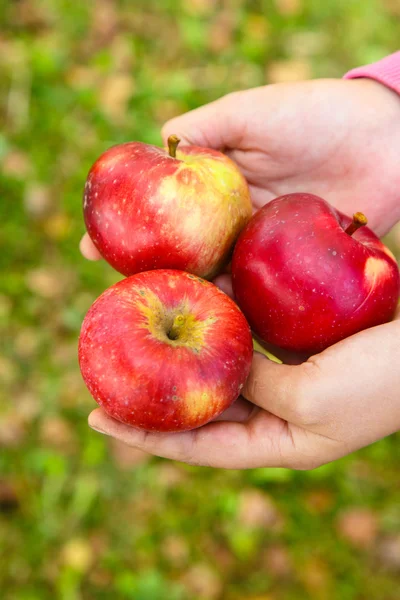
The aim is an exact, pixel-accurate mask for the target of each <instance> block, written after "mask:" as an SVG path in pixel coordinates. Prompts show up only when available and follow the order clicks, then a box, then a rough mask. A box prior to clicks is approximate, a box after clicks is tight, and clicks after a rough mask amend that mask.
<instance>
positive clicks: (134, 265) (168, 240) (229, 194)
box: [83, 135, 252, 279]
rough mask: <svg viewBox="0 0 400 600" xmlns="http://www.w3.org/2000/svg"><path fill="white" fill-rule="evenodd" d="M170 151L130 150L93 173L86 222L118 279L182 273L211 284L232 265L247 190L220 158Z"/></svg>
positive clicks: (129, 146)
mask: <svg viewBox="0 0 400 600" xmlns="http://www.w3.org/2000/svg"><path fill="white" fill-rule="evenodd" d="M179 141H180V140H179V139H178V138H177V136H174V135H172V136H170V137H169V139H168V150H166V149H164V148H159V147H157V146H152V145H148V144H143V143H141V142H128V143H126V144H121V145H117V146H113V147H112V148H110V149H109V150H107V151H106V152H104V154H102V155H101V156H100V158H98V160H97V161H96V162H95V163H94V165H93V166H92V168H91V170H90V172H89V175H88V177H87V181H86V184H85V192H84V199H83V211H84V219H85V224H86V228H87V231H88V233H89V236H90V238H91V239H92V241H93V243H94V245H95V246H96V248H97V249H98V251H99V252H100V254H101V255H102V256H103V257H104V258H105V259H106V261H107V262H108V263H109V264H110V265H111V266H112V267H114V268H115V269H116V270H117V271H119V272H120V273H123V274H124V275H133V274H135V273H139V272H142V271H149V270H151V269H163V268H169V269H180V270H183V271H188V272H190V273H194V274H196V275H199V276H201V277H204V278H206V279H211V278H213V277H214V276H215V275H217V274H218V273H220V272H221V271H222V270H223V269H224V267H225V266H226V264H227V263H228V262H229V260H230V258H231V253H232V250H233V245H234V243H235V241H236V239H237V237H238V236H239V234H240V231H241V230H242V229H243V227H244V226H245V225H246V223H247V222H248V221H249V219H250V218H251V215H252V208H251V201H250V195H249V190H248V186H247V183H246V181H245V179H244V177H243V176H242V174H241V173H240V171H239V169H238V168H237V166H236V165H235V163H234V162H233V161H231V160H230V159H229V158H228V157H227V156H225V155H224V154H222V153H221V152H217V151H216V150H211V149H207V148H199V147H196V146H183V147H179V148H178V144H179Z"/></svg>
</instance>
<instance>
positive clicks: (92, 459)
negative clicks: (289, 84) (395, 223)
mask: <svg viewBox="0 0 400 600" xmlns="http://www.w3.org/2000/svg"><path fill="white" fill-rule="evenodd" d="M399 18H400V1H399V0H363V1H362V2H361V1H360V0H346V1H345V0H341V1H338V0H309V1H307V0H275V1H267V0H258V1H257V0H253V1H248V2H246V1H244V0H229V1H228V0H225V1H223V0H220V1H218V0H164V1H162V2H160V1H157V0H135V2H128V1H111V0H110V1H107V0H97V1H95V2H68V1H67V0H0V24H1V27H0V167H1V179H0V191H1V196H0V210H1V224H0V242H1V252H0V264H1V270H2V275H1V283H0V289H1V293H0V325H1V341H2V353H1V356H0V378H1V381H2V383H1V389H0V394H1V412H0V446H1V454H0V590H1V591H0V597H1V598H2V599H4V600H36V599H39V600H47V599H54V598H57V599H58V598H60V599H63V600H79V599H91V598H96V599H100V600H101V599H120V598H121V599H134V600H161V599H162V600H164V599H168V600H221V599H223V600H225V599H226V600H244V599H246V600H280V599H285V600H291V599H293V600H294V599H296V600H302V599H309V598H313V599H317V600H324V599H336V598H340V599H341V600H353V599H354V600H364V599H368V600H390V599H393V600H398V598H399V597H400V591H399V584H400V508H399V507H400V478H399V462H400V444H399V441H400V439H399V437H398V436H397V437H396V436H392V437H391V438H388V439H385V440H383V441H381V442H380V443H378V444H375V445H373V446H372V447H370V448H367V449H365V450H363V451H361V452H358V453H356V454H354V455H352V456H351V457H348V458H346V459H343V460H341V461H339V462H337V463H335V464H331V465H327V466H325V467H322V468H320V469H317V470H315V471H312V472H305V473H296V472H292V471H288V470H284V469H275V470H271V469H264V470H263V469H259V470H253V471H248V472H239V471H232V472H223V471H218V470H215V471H213V470H210V469H205V468H204V469H203V468H194V467H187V466H184V465H180V464H177V463H172V462H168V461H164V460H160V459H151V460H148V459H147V457H146V456H145V455H143V454H142V453H140V452H139V451H135V450H132V449H129V448H127V447H124V446H121V445H120V444H117V443H114V442H110V440H109V439H105V438H102V437H101V436H100V435H98V434H96V433H94V432H92V431H91V430H89V429H88V427H87V425H86V417H87V414H88V412H89V411H90V410H91V409H92V408H93V407H94V401H93V400H92V399H91V398H90V397H89V394H88V393H87V391H86V388H85V387H84V384H83V382H82V380H81V377H80V374H79V370H78V365H77V357H76V346H77V338H78V334H79V329H80V324H81V322H82V319H83V317H84V314H85V312H86V311H87V309H88V307H89V306H90V304H91V302H92V301H93V300H94V299H95V298H96V297H97V295H98V294H99V293H100V292H101V291H103V289H104V288H105V287H107V286H108V285H110V284H111V283H113V282H115V281H116V280H118V279H119V276H118V275H117V274H115V273H114V272H112V270H111V269H110V268H109V267H108V266H107V265H106V264H105V263H104V262H102V263H96V264H93V263H88V262H86V261H84V260H83V259H82V258H81V256H80V255H79V252H78V242H79V239H80V237H81V235H82V233H83V231H84V226H83V220H82V215H81V196H82V188H83V184H84V181H85V178H86V174H87V171H88V169H89V167H90V165H91V164H92V162H93V161H94V160H95V159H96V158H97V156H98V155H99V154H100V153H101V152H102V151H104V150H105V149H106V148H107V147H108V146H110V145H111V144H114V143H117V142H123V141H126V140H131V139H133V140H143V141H146V142H154V143H160V137H159V129H160V126H161V125H162V124H163V122H164V121H165V120H167V119H168V118H170V117H172V116H174V115H177V114H179V113H181V112H184V111H187V110H189V109H191V108H194V107H196V106H198V105H201V104H203V103H205V102H209V101H211V100H213V99H215V98H217V97H219V96H221V95H222V94H224V93H226V92H229V91H232V90H235V89H240V88H248V87H251V86H257V85H262V84H264V83H272V82H278V81H288V80H298V79H304V78H310V77H322V76H323V77H326V76H329V77H332V76H333V77H340V76H341V75H342V74H343V73H344V72H345V71H346V70H348V69H349V68H351V67H354V66H357V65H360V64H363V63H366V62H369V61H373V60H376V59H379V58H381V57H382V56H384V55H385V54H388V53H389V52H392V51H394V50H396V49H398V42H399V38H400V35H399V34H400V25H399V20H400V19H399ZM390 243H391V246H392V248H393V249H394V250H395V252H397V255H399V250H400V232H399V231H397V233H396V232H395V233H394V234H392V238H391V240H390Z"/></svg>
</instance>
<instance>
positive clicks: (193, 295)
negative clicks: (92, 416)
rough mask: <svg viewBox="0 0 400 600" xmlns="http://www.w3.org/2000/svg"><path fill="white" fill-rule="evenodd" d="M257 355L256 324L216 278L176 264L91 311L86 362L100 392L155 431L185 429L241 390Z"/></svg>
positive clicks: (114, 291) (114, 407)
mask: <svg viewBox="0 0 400 600" xmlns="http://www.w3.org/2000/svg"><path fill="white" fill-rule="evenodd" d="M252 355H253V346H252V337H251V332H250V328H249V325H248V323H247V321H246V319H245V317H244V316H243V314H242V312H241V311H240V309H239V308H238V307H237V305H236V304H235V303H234V302H233V300H231V299H230V298H229V297H228V296H227V295H225V294H224V293H223V292H222V291H221V290H219V289H218V288H217V287H215V286H214V285H213V284H212V283H210V282H208V281H205V280H204V279H201V278H199V277H197V276H195V275H191V274H189V273H184V272H182V271H173V270H154V271H148V272H145V273H139V274H137V275H133V276H132V277H128V278H127V279H124V280H123V281H120V282H119V283H117V284H115V285H113V286H112V287H110V288H109V289H108V290H106V291H105V292H104V293H103V294H102V295H101V296H100V297H99V298H98V299H97V300H96V302H95V303H94V304H93V305H92V307H91V308H90V310H89V312H88V314H87V315H86V317H85V319H84V322H83V325H82V330H81V335H80V339H79V364H80V368H81V372H82V375H83V378H84V380H85V383H86V385H87V387H88V389H89V391H90V392H91V394H92V396H93V397H94V399H95V400H96V401H97V402H98V404H99V405H100V406H102V408H103V409H104V410H105V411H106V412H107V413H108V414H109V415H111V416H112V417H114V418H115V419H117V420H119V421H122V422H124V423H127V424H129V425H132V426H134V427H138V428H141V429H144V430H148V431H183V430H188V429H193V428H195V427H199V426H200V425H203V424H205V423H207V422H208V421H210V420H212V419H213V418H215V417H216V416H218V415H220V414H221V413H222V412H223V411H224V410H225V409H227V408H228V407H229V406H230V405H231V404H232V402H234V400H236V398H237V397H238V396H239V394H240V391H241V389H242V387H243V385H244V383H245V381H246V379H247V376H248V374H249V372H250V366H251V360H252Z"/></svg>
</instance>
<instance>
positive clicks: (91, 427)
mask: <svg viewBox="0 0 400 600" xmlns="http://www.w3.org/2000/svg"><path fill="white" fill-rule="evenodd" d="M89 427H90V429H93V431H97V433H102V434H103V435H109V434H108V433H107V431H104V430H103V429H99V428H98V427H95V426H94V425H90V423H89Z"/></svg>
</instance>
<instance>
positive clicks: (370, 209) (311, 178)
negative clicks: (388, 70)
mask: <svg viewBox="0 0 400 600" xmlns="http://www.w3.org/2000/svg"><path fill="white" fill-rule="evenodd" d="M353 83H354V82H353ZM362 83H363V84H364V87H361V86H359V87H357V86H355V87H352V85H351V83H350V85H349V82H345V81H337V80H320V81H316V82H307V83H302V84H301V85H298V86H296V85H293V84H291V85H290V86H289V85H288V86H286V85H279V86H267V87H264V88H258V89H256V90H249V91H248V92H244V93H243V94H242V101H241V107H240V112H239V114H237V115H236V117H237V118H238V125H237V127H239V128H240V127H241V121H243V123H245V126H244V127H243V130H242V131H241V132H240V133H241V135H240V142H239V143H238V145H237V147H235V148H233V149H230V150H229V149H228V150H227V151H228V153H229V154H230V156H231V157H232V158H233V159H234V160H235V161H236V162H237V164H238V165H239V167H240V168H241V170H242V171H243V173H244V175H245V177H246V178H247V180H248V182H249V185H250V186H251V191H252V197H253V202H254V206H255V208H259V207H260V206H262V205H263V204H265V203H266V202H268V201H269V200H271V199H272V198H274V197H276V196H279V195H282V194H285V193H290V192H296V191H306V192H311V193H315V194H317V195H320V196H322V197H323V198H325V199H326V200H328V201H329V202H331V203H332V204H333V205H335V206H336V207H337V208H339V209H340V210H342V211H343V212H345V213H351V212H354V211H356V210H362V211H363V212H365V213H366V214H367V216H368V218H369V221H370V224H371V226H372V227H373V228H374V229H375V231H376V232H377V233H378V234H383V233H385V232H386V231H387V230H388V229H389V228H390V227H391V226H392V225H393V222H394V220H395V219H393V216H391V215H390V210H389V209H390V206H387V205H385V204H384V202H383V201H385V200H386V199H388V198H395V197H396V190H395V189H394V187H395V180H394V178H390V177H384V176H382V175H383V174H384V173H387V170H388V165H390V164H391V159H392V157H391V155H390V151H388V150H387V148H388V147H389V148H390V146H389V145H386V146H385V151H384V152H383V151H381V149H382V148H383V147H384V144H385V139H386V138H385V136H386V135H387V137H388V139H389V137H390V136H392V137H393V120H390V119H389V118H387V117H386V115H385V116H384V118H383V119H380V118H379V117H378V116H377V115H379V108H380V107H379V103H381V102H382V97H381V95H385V96H386V95H388V99H389V105H390V104H391V101H392V97H391V92H389V91H388V90H386V89H385V88H383V86H380V85H377V84H375V83H373V82H370V81H363V82H362ZM358 85H359V84H358ZM393 102H394V103H396V109H397V110H398V106H397V103H398V99H397V98H393ZM366 104H367V106H364V105H366ZM254 105H257V106H263V105H264V106H267V107H268V111H267V110H265V111H262V110H259V111H258V112H256V113H255V112H254ZM339 107H340V108H339ZM362 108H364V109H363V110H362ZM247 112H248V113H249V114H250V115H251V118H248V115H247ZM382 112H384V111H382V109H380V113H382ZM388 115H390V110H389V111H388ZM376 139H379V140H380V143H379V147H377V146H376V144H375V140H376ZM393 164H395V162H394V157H393ZM380 199H381V200H382V202H380V201H379V200H380Z"/></svg>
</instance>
